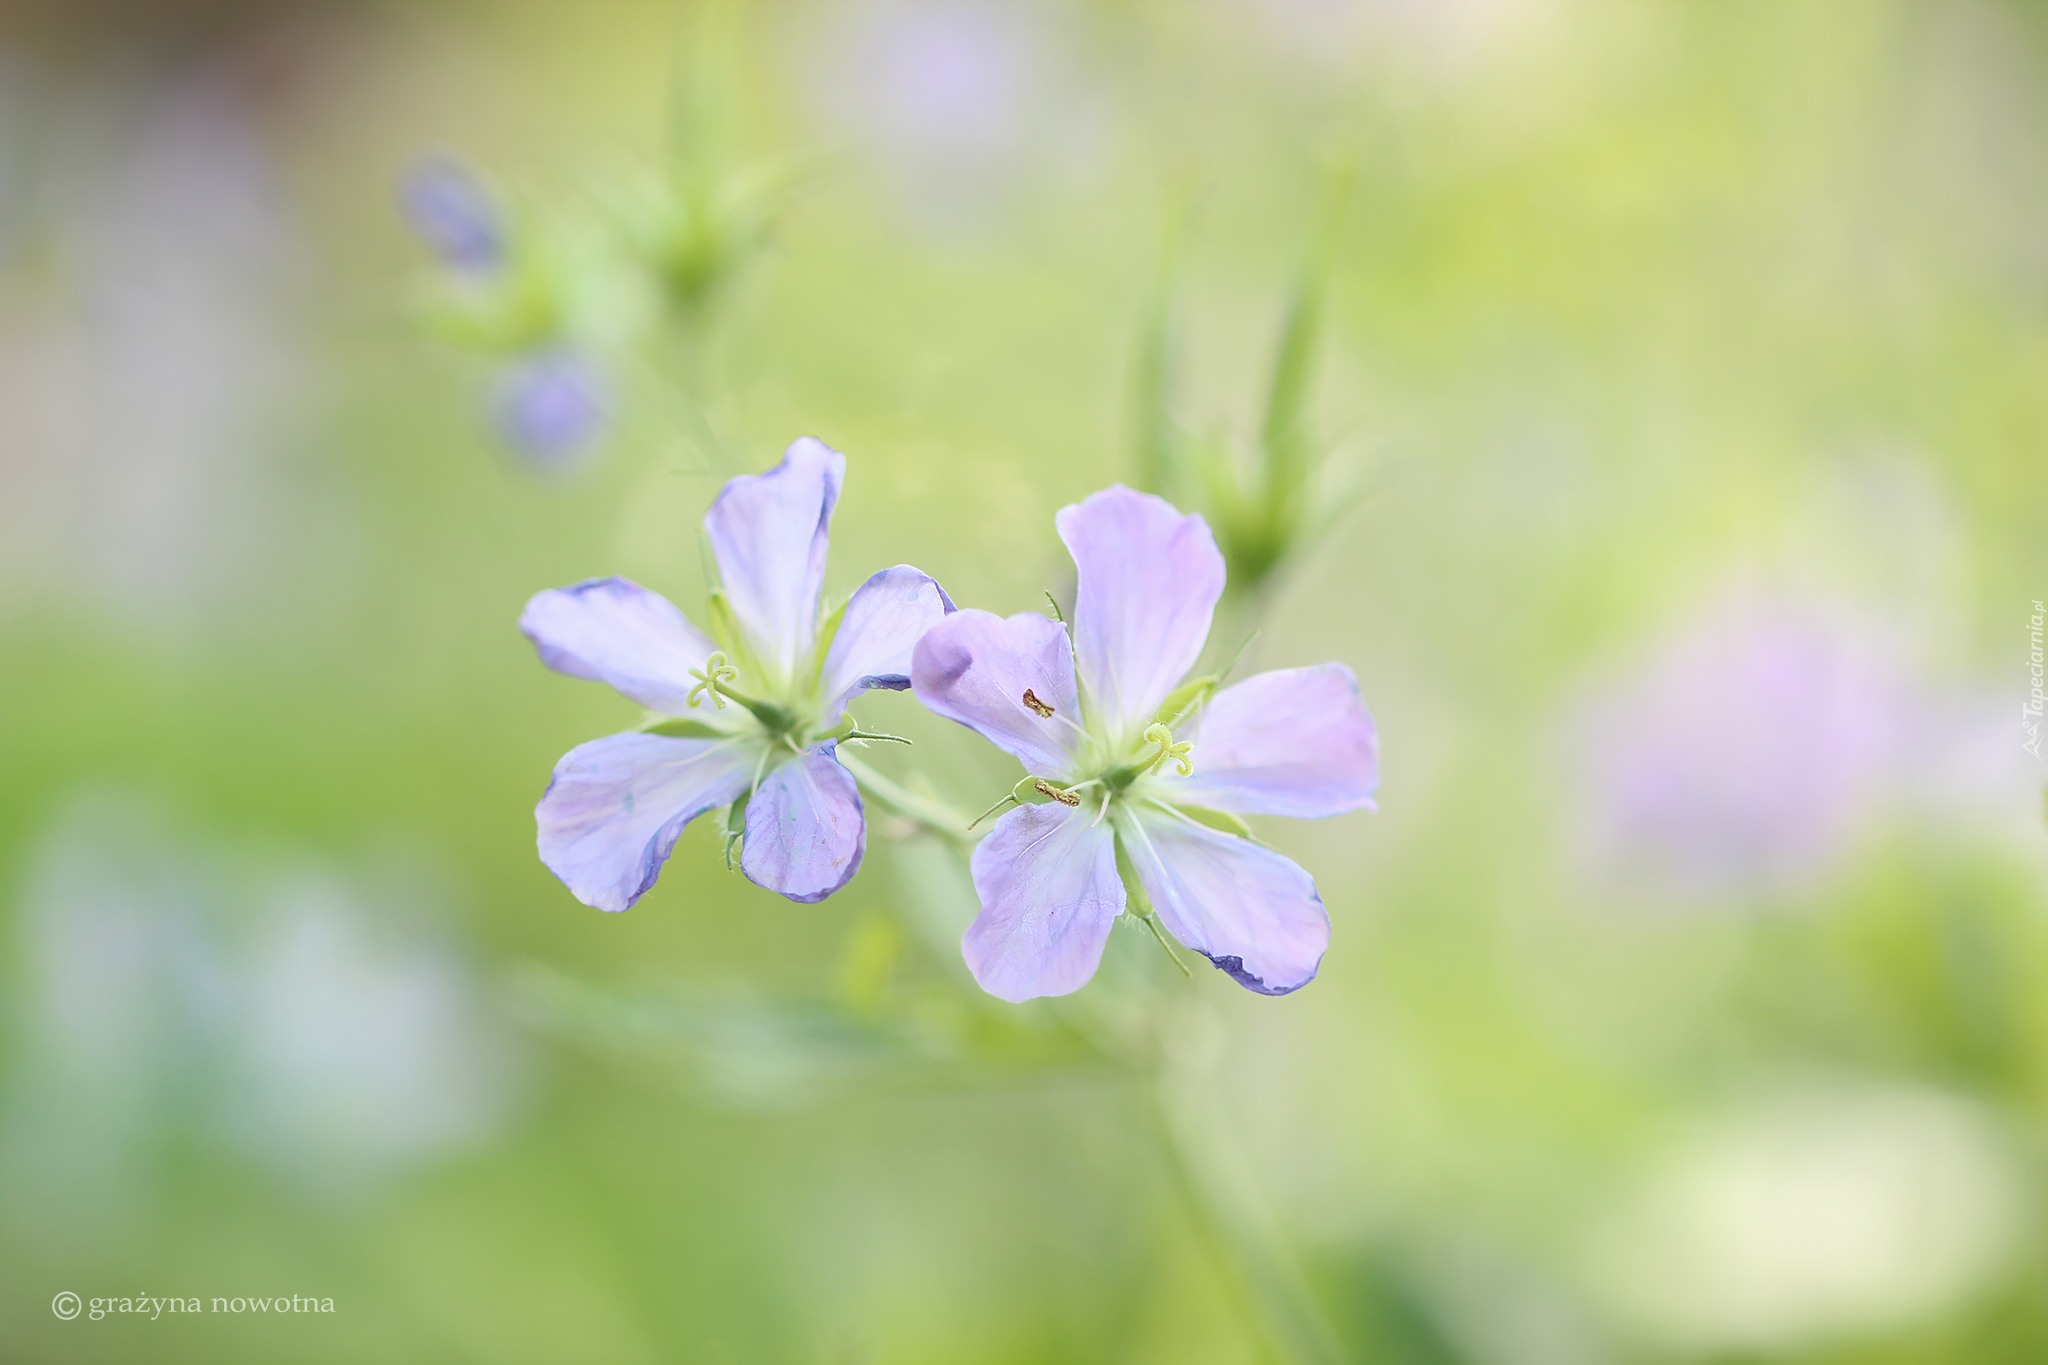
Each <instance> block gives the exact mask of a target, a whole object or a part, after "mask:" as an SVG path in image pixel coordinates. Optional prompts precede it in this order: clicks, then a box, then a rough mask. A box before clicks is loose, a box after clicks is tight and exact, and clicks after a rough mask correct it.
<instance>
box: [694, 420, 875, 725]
mask: <svg viewBox="0 0 2048 1365" xmlns="http://www.w3.org/2000/svg"><path fill="white" fill-rule="evenodd" d="M845 478H846V457H845V456H844V455H841V454H840V453H839V452H838V451H836V450H833V449H831V448H830V447H829V446H827V445H825V444H824V443H823V442H821V441H816V440H813V439H811V438H810V437H808V436H806V437H803V438H802V439H801V440H799V441H797V442H796V443H795V444H793V445H791V446H790V448H789V449H788V451H786V452H785V453H784V454H783V457H782V463H780V464H778V465H776V466H775V467H774V468H773V469H771V470H769V471H768V472H767V473H765V474H743V475H741V476H740V477H738V478H736V479H729V480H727V481H726V485H725V488H724V490H723V491H722V492H720V493H719V495H718V499H717V501H715V502H713V503H712V504H711V510H710V511H708V512H706V513H705V514H704V530H705V532H706V533H707V534H708V535H710V537H711V553H712V554H713V555H715V556H716V557H717V559H718V574H719V578H720V580H721V584H722V586H723V588H724V590H725V598H726V601H727V602H728V603H729V604H730V605H731V607H732V614H733V617H734V619H735V620H736V621H738V622H739V627H740V630H741V631H742V632H744V633H745V635H746V637H747V644H748V645H749V646H750V647H751V649H752V650H753V653H754V656H755V658H756V659H757V660H759V662H760V663H761V664H762V665H763V666H764V667H767V668H769V669H771V670H773V671H775V673H776V676H777V678H778V679H780V680H787V679H788V678H790V677H791V676H792V675H793V673H794V672H795V669H796V665H797V662H798V660H800V659H801V658H802V657H803V656H804V655H805V654H806V653H807V652H808V651H809V650H810V648H811V646H812V644H813V643H814V642H815V640H816V637H817V633H818V592H819V590H820V589H821V588H822V587H823V586H824V583H825V546H826V540H827V537H828V535H829V533H830V528H831V524H832V509H833V507H834V506H836V505H837V504H838V502H839V485H840V484H841V483H842V482H844V481H845ZM740 687H741V688H742V690H750V688H749V685H748V683H747V682H746V681H745V680H744V679H743V680H742V681H741V683H740Z"/></svg>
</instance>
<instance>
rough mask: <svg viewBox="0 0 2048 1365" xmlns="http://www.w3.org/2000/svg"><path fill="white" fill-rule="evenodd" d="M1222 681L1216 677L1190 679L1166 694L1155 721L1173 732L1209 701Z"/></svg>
mask: <svg viewBox="0 0 2048 1365" xmlns="http://www.w3.org/2000/svg"><path fill="white" fill-rule="evenodd" d="M1221 681H1222V679H1221V678H1218V677H1215V676H1214V675H1211V676H1209V677H1206V678H1190V679H1188V680H1187V681H1186V682H1184V683H1182V684H1181V685H1180V686H1179V687H1176V688H1174V689H1173V691H1171V692H1169V693H1167V694H1166V700H1165V701H1163V702H1161V703H1160V704H1159V714H1158V716H1157V717H1155V719H1156V720H1158V722H1159V723H1160V724H1161V725H1164V726H1165V727H1166V728H1167V729H1169V730H1171V729H1172V728H1173V727H1174V726H1176V725H1178V724H1180V723H1181V722H1182V721H1184V720H1186V719H1187V718H1188V717H1189V716H1191V715H1193V714H1194V713H1195V712H1196V711H1198V710H1200V709H1201V707H1202V705H1203V704H1204V703H1205V702H1207V701H1208V700H1209V696H1210V694H1211V693H1213V692H1214V691H1215V690H1216V684H1217V683H1219V682H1221Z"/></svg>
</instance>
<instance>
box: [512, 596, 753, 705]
mask: <svg viewBox="0 0 2048 1365" xmlns="http://www.w3.org/2000/svg"><path fill="white" fill-rule="evenodd" d="M519 629H520V630H521V631H523V632H525V634H526V638H527V639H529V640H531V641H533V647H534V648H535V649H536V650H538V651H539V652H540V661H541V662H542V663H544V664H546V665H547V666H548V667H549V668H552V669H554V670H555V671H556V672H557V673H567V674H568V675H569V676H571V677H573V678H589V679H590V680H591V681H593V682H602V683H610V684H611V685H612V686H613V687H614V688H616V689H617V690H618V691H619V692H621V693H623V694H624V695H626V696H628V697H631V698H632V699H633V700H634V701H637V702H639V703H640V704H641V705H642V706H645V707H648V708H650V709H652V710H655V711H660V712H662V713H663V714H665V715H671V716H680V715H683V714H685V713H686V712H688V711H689V709H690V707H689V704H688V701H687V698H688V696H689V692H690V689H691V688H692V687H694V686H695V685H696V682H695V680H694V679H693V678H691V677H690V670H691V669H693V668H694V669H702V668H703V667H704V661H705V659H706V658H708V657H709V656H710V654H711V651H712V650H713V649H715V648H716V647H717V646H715V645H713V644H712V643H711V639H710V637H709V636H707V635H705V634H704V632H703V631H701V630H698V629H697V628H696V627H695V626H693V625H691V624H690V623H689V621H688V620H687V619H685V618H684V616H683V614H682V613H681V612H680V611H678V610H676V606H675V604H674V603H673V602H671V601H669V600H668V599H667V598H666V597H663V596H662V595H661V594H660V593H658V592H650V591H648V590H647V589H646V588H643V587H641V586H640V585H639V584H638V583H635V582H632V581H631V580H629V579H624V578H589V579H585V580H584V581H583V582H581V583H576V584H572V585H571V586H569V587H566V588H550V589H548V590H547V591H546V592H543V593H536V594H534V597H533V600H532V601H530V602H528V603H527V604H526V611H525V612H524V613H523V614H522V615H521V616H520V618H519Z"/></svg>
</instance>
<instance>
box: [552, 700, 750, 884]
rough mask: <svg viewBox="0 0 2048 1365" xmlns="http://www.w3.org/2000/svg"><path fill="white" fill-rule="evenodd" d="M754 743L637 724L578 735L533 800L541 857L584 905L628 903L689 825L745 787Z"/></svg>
mask: <svg viewBox="0 0 2048 1365" xmlns="http://www.w3.org/2000/svg"><path fill="white" fill-rule="evenodd" d="M749 747H750V746H747V745H744V744H739V743H735V742H733V741H731V740H710V739H671V738H668V737H667V736H665V735H648V734H639V733H632V734H624V735H612V736H610V737H609V738H607V739H595V740H592V741H591V742H590V743H588V744H579V745H577V746H576V747H575V748H574V749H571V750H570V751H569V752H568V754H567V755H566V756H564V757H563V759H562V761H561V762H560V763H557V764H556V765H555V779H554V781H553V782H551V783H549V784H548V789H547V793H546V795H544V796H542V797H541V799H540V805H538V806H537V807H535V808H534V812H533V813H534V816H535V817H536V819H538V821H539V823H540V860H541V861H542V862H543V863H546V864H547V866H548V870H549V871H550V872H553V873H554V874H555V875H556V876H557V877H560V878H561V879H562V884H563V885H564V886H566V887H568V888H569V890H570V892H571V893H573V894H574V895H575V897H576V899H577V900H580V901H582V902H583V903H584V904H585V905H589V906H594V907H596V908H597V909H599V910H624V909H625V908H626V907H627V906H629V905H631V904H632V903H633V902H634V901H637V900H639V899H640V897H641V896H642V895H643V894H645V892H646V891H647V888H648V887H650V886H653V885H654V879H655V878H656V877H658V876H660V875H661V865H662V864H663V863H664V862H666V861H668V854H669V850H670V849H672V848H674V847H675V842H676V837H677V836H678V835H680V834H681V833H682V832H683V826H685V825H687V824H689V823H690V821H692V820H694V819H696V818H697V817H698V816H699V815H702V814H703V813H704V812H705V811H707V810H716V809H717V808H719V807H720V806H725V805H729V804H730V803H731V802H732V801H733V799H734V798H735V797H737V796H738V795H739V794H740V793H741V792H743V791H745V790H746V789H747V781H748V779H749V778H751V777H752V776H753V755H752V754H750V753H749V752H748V749H749Z"/></svg>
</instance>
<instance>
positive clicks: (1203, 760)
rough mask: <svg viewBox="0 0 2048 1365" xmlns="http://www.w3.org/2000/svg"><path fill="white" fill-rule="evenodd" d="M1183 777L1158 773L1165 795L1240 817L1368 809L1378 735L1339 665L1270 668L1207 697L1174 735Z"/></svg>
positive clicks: (1353, 682) (1375, 779)
mask: <svg viewBox="0 0 2048 1365" xmlns="http://www.w3.org/2000/svg"><path fill="white" fill-rule="evenodd" d="M1181 737H1182V738H1184V739H1188V740H1192V741H1193V742H1194V746H1195V747H1194V752H1193V753H1192V754H1191V755H1190V758H1191V759H1192V760H1193V763H1194V768H1195V771H1194V775H1193V776H1191V777H1179V776H1167V777H1165V778H1163V779H1162V781H1163V784H1164V786H1165V787H1166V789H1167V791H1168V793H1169V795H1168V797H1167V799H1168V800H1170V801H1174V802H1181V803H1185V804H1187V805H1192V806H1207V807H1209V808H1210V809H1212V810H1227V811H1234V812H1236V813H1238V814H1240V815H1291V816H1294V817H1295V818H1297V819H1303V820H1317V819H1321V818H1322V817H1323V816H1326V815H1336V814H1339V813H1340V812H1343V811H1347V810H1357V809H1359V808H1360V807H1368V808H1369V807H1371V805H1372V794H1373V793H1374V792H1375V791H1377V790H1378V789H1379V783H1380V740H1379V731H1378V730H1377V729H1375V728H1374V726H1373V722H1372V715H1371V713H1370V712H1368V711H1367V710H1366V709H1365V703H1364V702H1362V701H1360V700H1359V696H1358V679H1357V677H1356V676H1355V675H1354V674H1353V673H1352V672H1351V670H1350V669H1349V668H1348V667H1346V666H1345V665H1343V664H1337V663H1331V664H1316V665H1314V666H1312V667H1309V668H1286V669H1276V670H1274V671H1273V672H1271V673H1260V674H1258V675H1256V676H1254V677H1250V678H1246V679H1245V680H1244V681H1243V682H1241V683H1238V684H1236V685H1235V686H1232V687H1226V688H1224V689H1223V690H1222V691H1221V692H1218V693H1217V694H1216V695H1215V696H1213V697H1211V698H1210V699H1209V704H1208V705H1207V706H1205V707H1204V708H1202V713H1201V715H1200V717H1198V718H1197V719H1196V720H1195V722H1194V723H1193V724H1192V725H1191V726H1189V727H1188V728H1187V729H1186V730H1185V731H1184V732H1183V733H1182V735H1181Z"/></svg>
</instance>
